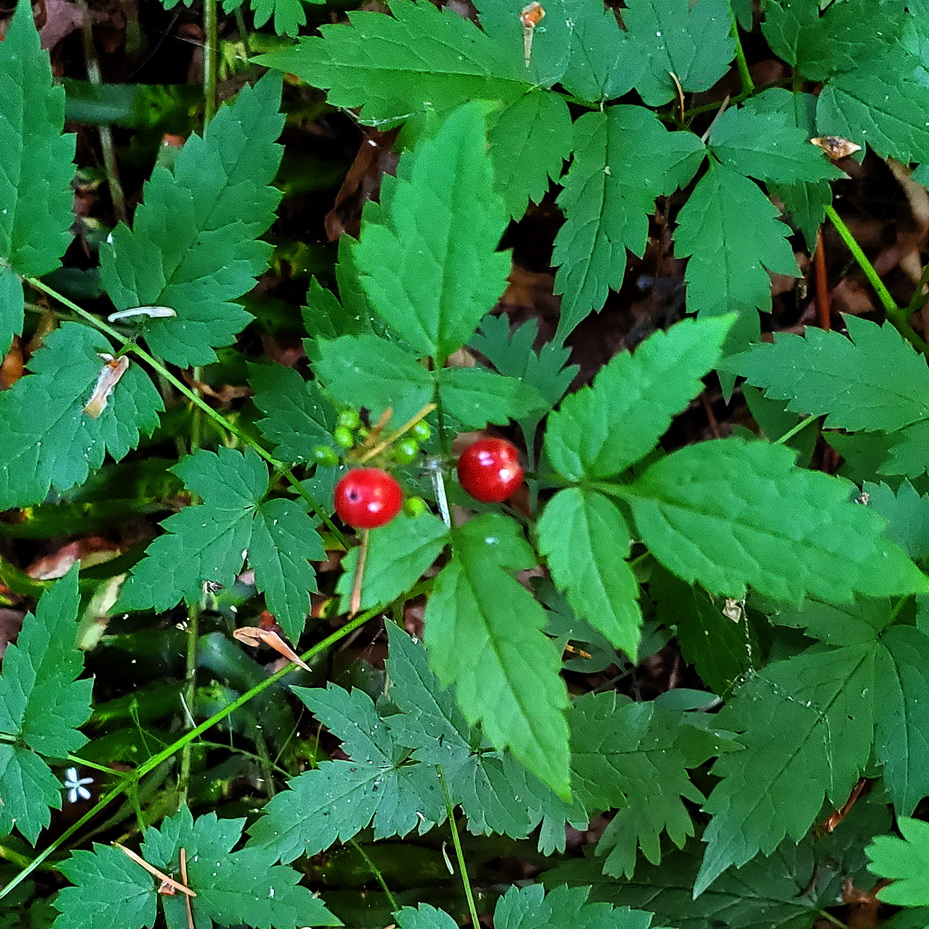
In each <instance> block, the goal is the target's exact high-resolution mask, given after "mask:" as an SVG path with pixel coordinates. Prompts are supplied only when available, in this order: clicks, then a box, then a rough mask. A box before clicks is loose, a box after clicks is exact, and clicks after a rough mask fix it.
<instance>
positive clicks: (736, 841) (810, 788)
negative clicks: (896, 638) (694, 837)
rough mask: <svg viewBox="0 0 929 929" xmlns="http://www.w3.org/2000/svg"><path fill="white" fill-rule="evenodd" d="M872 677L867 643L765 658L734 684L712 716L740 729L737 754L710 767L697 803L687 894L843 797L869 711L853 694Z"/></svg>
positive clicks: (857, 766)
mask: <svg viewBox="0 0 929 929" xmlns="http://www.w3.org/2000/svg"><path fill="white" fill-rule="evenodd" d="M875 683H876V681H875V661H874V643H873V642H868V641H866V642H864V643H854V644H850V645H848V646H847V647H845V648H839V649H830V650H828V651H807V652H804V653H803V654H801V655H799V656H797V657H796V658H792V659H790V660H788V661H778V662H774V663H772V664H770V665H768V667H767V668H765V669H764V670H763V671H761V672H760V673H759V674H757V675H755V676H754V677H752V678H750V679H749V681H748V683H747V684H746V685H745V686H744V687H742V688H740V690H739V691H738V693H737V695H736V698H735V699H734V700H733V701H732V702H731V703H730V704H728V705H727V706H726V707H725V708H724V710H723V711H722V713H721V714H720V715H719V716H718V717H717V722H718V725H719V726H720V727H722V728H725V729H729V730H731V731H736V732H741V735H740V736H739V743H740V744H741V745H742V746H743V750H742V751H737V752H727V753H725V754H723V755H722V756H720V758H719V759H718V761H717V762H716V764H715V765H714V766H713V773H714V774H716V775H717V776H719V777H720V778H721V780H720V781H719V783H718V784H717V785H716V787H714V788H713V791H712V793H711V794H710V796H709V798H708V799H707V801H706V804H705V805H704V810H706V811H707V812H708V813H710V814H711V815H712V817H713V818H712V819H711V820H710V824H709V826H707V829H706V832H705V833H704V837H703V839H704V841H705V842H706V843H707V849H706V853H705V855H704V859H703V864H702V866H701V868H700V873H699V875H698V876H697V879H696V882H695V884H694V895H695V896H696V895H699V894H700V893H702V892H703V891H704V890H705V889H706V888H707V887H708V886H709V885H710V884H711V883H712V882H713V880H714V879H715V878H717V877H718V876H719V875H720V874H721V873H722V872H723V871H724V870H726V869H727V868H728V867H730V866H731V865H735V866H736V867H739V866H741V865H743V864H745V863H746V862H747V861H749V860H750V859H751V858H752V857H754V856H755V855H756V854H757V853H758V852H762V853H763V854H766V855H768V854H770V853H771V852H773V851H774V850H775V848H777V846H778V845H779V844H780V842H781V841H782V840H783V839H784V838H785V837H790V838H791V839H793V840H794V841H795V842H799V841H800V839H802V838H803V836H804V835H805V834H806V833H807V831H808V830H809V829H810V827H811V826H812V825H813V823H814V822H815V819H816V817H817V815H818V814H819V812H820V809H821V807H822V804H823V800H824V798H825V799H828V800H829V801H830V802H832V803H833V804H834V805H835V807H836V808H837V809H838V808H840V807H841V806H842V805H843V804H844V803H845V800H846V798H847V797H848V793H849V791H850V790H851V788H852V787H853V786H854V784H855V781H856V779H857V778H858V777H859V775H860V774H861V770H862V768H863V767H864V765H865V764H866V763H867V760H868V756H869V754H870V750H871V738H872V733H873V726H874V722H873V715H872V714H873V710H872V704H871V701H870V700H868V699H862V695H869V694H873V693H874V686H875ZM773 732H776V733H778V738H777V739H772V738H771V733H773Z"/></svg>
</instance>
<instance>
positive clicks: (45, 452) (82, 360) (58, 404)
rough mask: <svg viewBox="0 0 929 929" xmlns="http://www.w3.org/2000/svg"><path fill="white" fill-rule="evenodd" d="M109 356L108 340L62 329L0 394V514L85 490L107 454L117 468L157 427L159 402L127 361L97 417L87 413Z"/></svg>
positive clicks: (84, 328) (83, 329)
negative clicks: (25, 371)
mask: <svg viewBox="0 0 929 929" xmlns="http://www.w3.org/2000/svg"><path fill="white" fill-rule="evenodd" d="M113 352H114V348H113V345H112V344H111V343H110V341H109V340H108V339H107V338H106V336H104V335H102V334H101V333H98V332H94V330H93V329H90V328H89V327H87V326H80V325H77V324H75V323H65V324H64V325H62V326H61V327H60V328H59V329H57V330H56V331H54V332H52V333H51V334H50V335H49V336H48V338H47V339H46V340H45V345H44V346H43V347H42V348H41V349H40V350H39V351H37V352H36V353H35V355H34V356H33V357H32V359H31V361H30V365H29V366H30V368H31V370H32V374H30V375H29V376H27V377H23V378H20V379H19V380H18V381H17V382H16V385H15V386H14V387H13V388H12V389H11V390H8V391H6V392H4V393H2V394H0V443H2V445H3V448H4V449H5V450H6V452H5V454H4V456H3V460H2V461H0V507H3V508H4V509H7V508H9V507H11V506H25V505H28V504H31V503H40V502H41V501H42V500H44V499H45V497H46V495H47V494H48V492H49V488H54V489H55V490H57V491H66V490H69V489H70V488H71V487H73V486H74V485H75V484H81V483H83V482H84V481H86V480H87V478H88V476H89V475H90V474H91V472H93V471H96V470H97V469H98V468H99V467H100V466H101V465H102V464H103V461H104V458H105V456H106V454H107V453H109V455H110V456H111V457H112V458H113V459H114V460H116V461H118V460H119V459H121V458H123V457H125V456H126V455H127V454H128V453H129V451H130V450H131V449H133V448H135V447H136V446H137V445H138V444H139V438H140V434H141V433H151V432H152V430H153V429H154V428H155V427H156V426H157V425H158V413H159V412H160V411H161V410H162V409H163V408H164V406H163V403H162V400H161V397H160V395H159V394H158V391H157V390H156V389H155V385H154V384H153V383H152V381H151V379H150V378H149V376H148V374H146V373H145V371H144V370H143V369H142V368H141V367H140V366H138V365H136V364H134V363H132V362H130V364H129V367H128V369H127V370H126V373H125V374H124V375H123V376H122V377H121V378H120V380H119V382H118V383H117V384H116V386H115V387H114V388H113V390H112V393H111V394H110V396H109V399H108V401H107V403H106V406H105V407H104V408H103V411H102V413H101V414H100V415H99V416H98V417H96V418H94V417H93V416H91V415H90V414H89V413H88V412H87V411H86V409H85V407H86V405H87V403H88V402H89V401H90V399H91V397H92V395H93V393H94V388H95V385H96V384H97V383H98V378H100V376H101V373H102V372H103V371H105V369H106V361H107V359H112V357H113V354H112V353H113Z"/></svg>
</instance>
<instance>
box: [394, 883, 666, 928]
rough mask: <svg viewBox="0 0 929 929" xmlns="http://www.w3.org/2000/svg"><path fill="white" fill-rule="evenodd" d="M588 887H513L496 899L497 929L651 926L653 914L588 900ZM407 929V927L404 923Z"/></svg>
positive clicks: (495, 916) (495, 924)
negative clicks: (548, 889)
mask: <svg viewBox="0 0 929 929" xmlns="http://www.w3.org/2000/svg"><path fill="white" fill-rule="evenodd" d="M589 894H590V889H589V888H588V887H557V888H555V889H554V890H552V891H550V892H549V893H547V894H546V893H545V890H544V888H543V887H542V886H541V885H540V884H534V885H529V886H528V887H511V888H510V889H509V890H508V891H507V892H506V893H505V894H504V895H503V896H502V897H501V898H500V900H499V901H498V902H497V908H496V910H495V912H494V929H548V927H550V926H584V927H588V926H589V927H591V929H593V927H594V926H596V927H598V929H599V927H602V929H607V927H609V929H648V927H649V926H650V925H651V923H652V914H651V913H646V912H642V911H640V910H629V909H627V908H626V907H615V908H614V907H612V906H610V905H609V904H607V903H589V902H588V900H587V898H588V896H589ZM404 929H406V927H404Z"/></svg>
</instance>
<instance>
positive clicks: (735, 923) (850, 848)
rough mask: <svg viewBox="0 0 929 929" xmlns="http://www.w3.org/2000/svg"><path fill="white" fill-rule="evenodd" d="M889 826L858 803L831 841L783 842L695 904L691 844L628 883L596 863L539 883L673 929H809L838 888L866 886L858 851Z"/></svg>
mask: <svg viewBox="0 0 929 929" xmlns="http://www.w3.org/2000/svg"><path fill="white" fill-rule="evenodd" d="M863 807H864V808H863ZM888 820H889V817H888V813H887V810H886V806H885V805H884V804H868V805H867V806H866V807H865V806H864V805H863V804H861V803H859V804H857V805H856V807H855V809H854V811H853V812H852V814H851V815H849V816H847V817H846V818H845V819H844V820H843V821H842V822H841V823H840V824H839V826H838V827H837V829H836V831H835V832H834V833H833V834H832V835H829V836H825V837H822V836H818V837H816V838H814V837H812V836H808V837H806V838H804V839H803V841H801V842H800V843H799V844H797V843H795V842H793V841H792V840H791V839H786V840H785V841H784V842H782V843H781V844H780V845H779V846H778V847H777V849H776V850H775V851H774V852H773V853H772V854H771V855H770V857H768V858H764V857H761V856H759V857H757V858H755V859H753V860H752V861H750V862H748V864H746V865H745V866H744V867H742V868H739V869H735V868H733V869H730V870H729V871H727V872H726V873H725V874H722V875H721V876H720V877H719V878H717V880H716V881H714V882H713V884H712V885H711V886H710V887H709V888H708V889H707V890H705V891H704V892H703V894H701V895H700V897H699V898H698V899H696V900H695V899H694V898H693V886H694V879H695V877H696V875H697V872H698V870H699V866H700V852H701V848H700V846H699V844H698V843H690V844H688V846H687V847H686V848H684V849H683V850H682V851H673V850H672V851H671V852H670V853H669V854H667V855H666V856H664V857H663V859H662V862H661V865H660V866H657V867H656V866H654V865H650V864H648V863H646V862H643V863H642V864H640V865H639V867H638V868H637V869H636V873H635V876H634V877H633V878H631V879H629V880H627V881H616V880H614V879H612V878H608V877H605V876H604V875H602V874H598V873H597V872H598V871H599V869H600V867H601V864H602V859H601V858H599V856H598V857H595V858H590V859H588V860H585V861H578V860H576V859H575V860H574V861H572V862H570V863H569V864H568V865H567V867H565V866H561V867H559V868H556V869H555V870H554V871H552V872H549V874H548V875H546V876H545V883H546V885H548V886H554V885H555V883H556V882H561V881H563V880H567V881H568V883H570V884H572V885H573V884H577V883H582V884H588V885H590V884H592V885H593V892H592V896H594V897H595V898H596V899H599V900H608V901H610V902H611V903H615V904H623V905H625V906H632V907H642V908H645V909H648V910H650V911H652V912H654V913H655V914H656V916H655V918H656V919H657V920H659V921H661V922H663V923H664V924H665V925H668V926H675V927H677V929H706V927H707V926H709V925H713V924H714V923H718V924H719V926H720V927H723V926H726V927H732V929H735V927H738V929H772V927H777V929H810V926H811V925H813V923H814V920H815V918H816V916H817V910H823V909H828V908H829V907H831V906H833V905H834V904H835V901H836V899H837V897H838V896H839V894H840V893H841V889H842V881H843V880H845V879H849V878H850V879H851V880H853V881H854V883H855V886H857V887H862V886H869V880H870V875H868V873H867V871H866V869H865V866H864V854H863V851H862V848H863V844H864V843H866V842H868V841H869V840H870V837H871V836H873V835H874V832H875V831H881V830H882V829H885V828H886V825H885V824H887V823H888Z"/></svg>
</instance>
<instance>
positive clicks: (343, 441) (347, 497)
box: [314, 410, 524, 529]
mask: <svg viewBox="0 0 929 929" xmlns="http://www.w3.org/2000/svg"><path fill="white" fill-rule="evenodd" d="M380 431H381V424H379V425H378V426H375V427H373V428H368V427H367V426H366V425H365V424H364V423H363V422H362V419H361V417H360V416H359V414H358V413H357V412H356V411H355V410H343V411H342V412H341V413H339V416H338V419H337V421H336V427H335V430H334V431H333V433H332V437H333V439H334V440H335V443H336V444H337V445H339V446H340V447H342V448H344V449H345V450H346V453H347V457H348V458H349V459H352V458H355V459H360V460H361V461H365V460H367V459H368V458H377V460H378V461H380V462H381V463H382V464H384V465H387V466H389V465H391V464H392V465H407V464H411V463H412V462H413V461H415V460H416V458H417V457H418V456H419V453H420V443H422V442H425V441H427V440H428V439H429V437H430V436H431V434H432V429H431V428H430V426H429V424H428V423H427V422H425V421H423V420H419V421H418V422H416V423H414V424H413V425H412V426H410V428H409V430H407V431H406V434H405V435H402V436H397V437H396V439H397V440H396V441H393V442H392V441H389V440H387V441H385V442H384V443H383V444H384V448H383V449H382V450H381V452H380V453H379V454H376V455H373V454H371V453H372V451H374V450H375V449H376V448H377V447H378V446H377V442H378V440H379V439H380ZM314 458H315V460H316V462H317V464H320V465H326V466H329V467H334V466H335V465H337V464H338V463H339V455H338V453H337V452H336V451H335V449H333V448H331V447H330V446H328V445H320V446H319V447H317V448H316V449H315V451H314ZM456 470H457V473H458V480H459V482H460V484H461V486H462V487H463V488H464V489H465V490H466V491H467V492H468V493H469V494H470V495H471V496H472V497H473V498H474V499H475V500H480V501H481V502H482V503H502V502H503V501H504V500H506V499H508V498H509V497H510V496H512V495H513V493H514V492H515V491H516V489H517V488H518V487H519V486H520V485H521V484H522V482H523V473H524V472H523V467H522V465H521V464H520V461H519V452H518V450H517V449H516V446H515V445H513V444H512V443H511V442H507V441H506V439H491V438H486V439H478V441H476V442H474V443H473V444H471V445H469V446H468V448H466V449H465V450H464V452H462V454H461V456H460V457H459V459H458V463H457V468H456ZM404 508H405V509H406V510H407V512H408V513H409V515H411V516H417V515H419V514H420V513H424V512H426V510H427V506H426V503H425V501H424V500H423V499H422V498H421V497H411V498H409V499H408V500H407V501H406V504H405V506H404V500H403V490H402V489H401V487H400V485H399V484H398V483H397V480H396V478H395V477H394V476H393V475H392V474H390V473H389V472H388V471H386V470H385V469H384V467H355V468H352V469H351V470H349V471H348V472H347V473H346V474H345V475H344V476H343V477H342V478H341V480H340V481H339V482H338V484H336V488H335V511H336V514H337V515H338V517H339V519H341V520H342V521H343V522H344V523H346V524H347V525H349V526H352V527H354V528H355V529H376V528H378V527H379V526H386V525H387V523H389V522H390V521H391V520H392V519H394V517H395V516H397V514H398V513H399V512H400V510H401V509H404Z"/></svg>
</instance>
